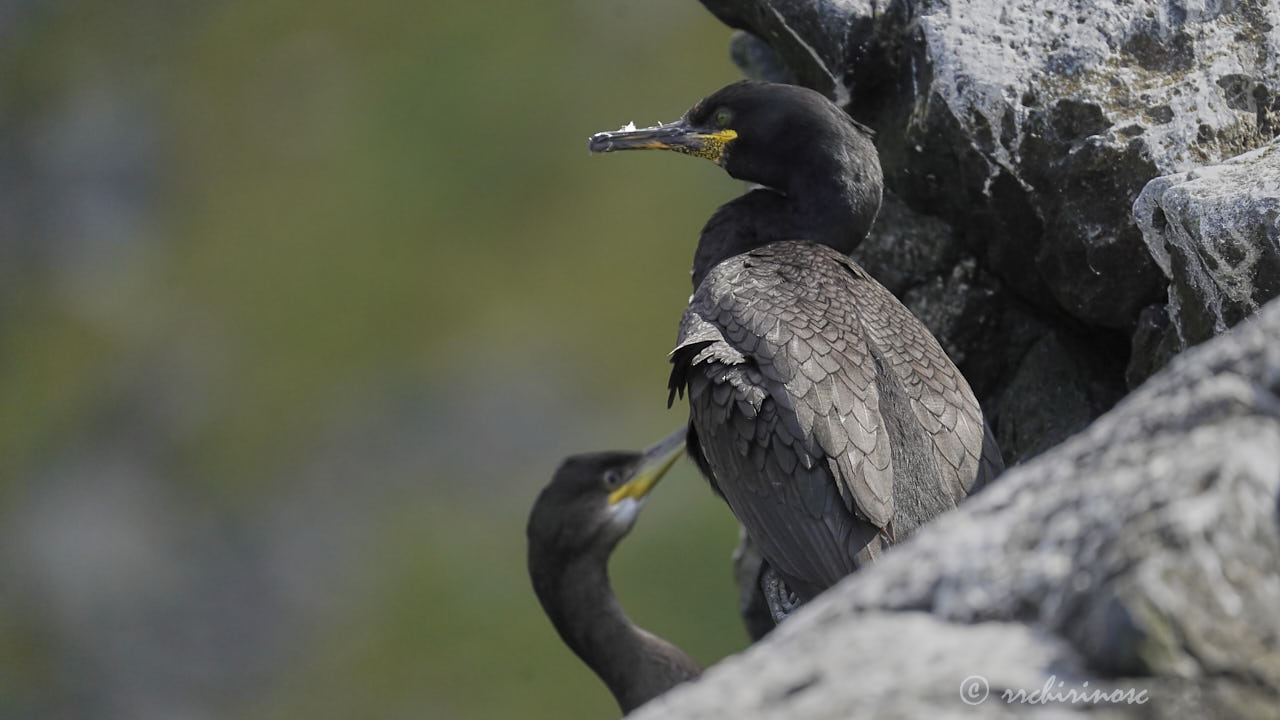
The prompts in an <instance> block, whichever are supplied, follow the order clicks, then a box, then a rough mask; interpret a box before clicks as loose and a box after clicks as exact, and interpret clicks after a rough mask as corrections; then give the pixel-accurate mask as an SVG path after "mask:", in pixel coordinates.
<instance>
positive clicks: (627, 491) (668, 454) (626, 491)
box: [609, 427, 689, 505]
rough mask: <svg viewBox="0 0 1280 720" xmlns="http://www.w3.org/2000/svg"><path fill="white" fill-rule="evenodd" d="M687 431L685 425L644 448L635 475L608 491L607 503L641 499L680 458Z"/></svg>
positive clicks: (613, 503) (612, 503)
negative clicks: (615, 488)
mask: <svg viewBox="0 0 1280 720" xmlns="http://www.w3.org/2000/svg"><path fill="white" fill-rule="evenodd" d="M688 432H689V431H688V429H687V427H681V428H680V429H679V430H677V431H675V432H673V433H671V434H670V435H668V436H667V437H665V438H663V439H662V440H659V441H658V442H657V443H656V444H655V445H653V446H652V447H650V448H648V449H646V450H645V451H644V453H643V454H642V455H641V460H640V465H639V466H638V467H637V468H636V473H635V475H633V476H632V477H631V479H630V480H628V481H627V482H625V483H623V485H622V486H621V487H619V488H618V489H617V490H614V491H613V492H611V493H609V504H610V505H615V504H617V503H619V502H622V501H623V500H625V499H627V498H633V499H635V500H643V499H644V497H645V496H646V495H648V494H649V491H650V490H652V489H653V488H654V487H655V486H656V485H657V484H658V481H659V480H661V479H662V476H663V475H666V474H667V471H668V470H670V469H671V466H672V465H674V464H675V462H676V460H679V459H680V454H681V453H682V452H683V451H684V440H685V437H686V436H687V435H688Z"/></svg>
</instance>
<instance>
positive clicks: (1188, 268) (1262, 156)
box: [1133, 142, 1280, 362]
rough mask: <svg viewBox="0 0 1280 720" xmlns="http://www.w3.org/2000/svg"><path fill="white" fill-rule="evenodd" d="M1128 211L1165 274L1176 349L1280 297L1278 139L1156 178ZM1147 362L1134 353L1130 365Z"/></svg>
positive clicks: (1225, 326)
mask: <svg viewBox="0 0 1280 720" xmlns="http://www.w3.org/2000/svg"><path fill="white" fill-rule="evenodd" d="M1133 215H1134V218H1135V219H1136V220H1137V223H1138V226H1139V227H1140V228H1141V229H1142V237H1143V239H1144V240H1145V241H1146V244H1147V248H1148V249H1149V250H1150V252H1151V256H1152V257H1153V258H1154V259H1155V260H1156V263H1157V264H1158V265H1159V266H1160V270H1161V271H1162V272H1163V273H1164V276H1165V277H1166V278H1167V279H1168V297H1169V300H1168V311H1167V312H1168V317H1169V320H1170V325H1169V330H1171V331H1172V332H1173V333H1174V335H1175V337H1176V342H1175V346H1176V348H1178V349H1181V348H1184V347H1186V346H1188V345H1194V344H1196V343H1200V342H1203V341H1205V340H1207V339H1208V338H1210V337H1212V336H1214V335H1216V334H1218V333H1220V332H1222V331H1223V330H1225V329H1227V328H1229V327H1231V326H1233V325H1235V324H1236V323H1238V322H1240V321H1241V320H1242V319H1244V318H1245V317H1248V316H1249V315H1251V314H1253V313H1254V312H1255V311H1257V309H1258V307H1259V306H1261V305H1263V304H1264V303H1266V302H1267V301H1268V300H1270V299H1271V298H1273V297H1275V296H1276V295H1278V294H1280V143H1276V142H1273V143H1271V144H1268V145H1266V146H1265V147H1262V148H1259V149H1257V150H1254V151H1252V152H1248V153H1245V154H1243V155H1240V156H1238V157H1235V158H1232V159H1230V160H1228V161H1226V162H1223V163H1221V164H1217V165H1209V166H1201V167H1197V168H1195V169H1194V170H1190V171H1187V172H1181V173H1176V174H1172V175H1165V176H1163V177H1158V178H1156V179H1154V180H1152V181H1151V182H1149V183H1147V186H1146V187H1145V188H1144V189H1143V191H1142V194H1141V195H1139V196H1138V199H1137V201H1136V202H1135V203H1134V206H1133ZM1144 360H1145V358H1144V357H1143V355H1140V354H1137V353H1135V356H1134V361H1135V362H1142V361H1144Z"/></svg>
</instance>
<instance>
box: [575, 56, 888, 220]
mask: <svg viewBox="0 0 1280 720" xmlns="http://www.w3.org/2000/svg"><path fill="white" fill-rule="evenodd" d="M870 132H871V131H870V130H869V129H867V128H865V127H863V126H861V125H859V124H858V123H856V122H854V121H853V120H852V119H851V118H850V117H849V116H848V115H847V114H846V113H845V112H844V111H843V110H841V109H840V108H839V107H838V106H837V105H836V104H835V103H833V102H831V101H830V100H828V99H827V98H826V97H824V96H823V95H822V94H820V93H818V92H815V91H813V90H810V89H808V88H803V87H799V86H796V85H783V84H777V83H765V82H755V81H751V80H744V81H741V82H736V83H734V84H732V85H729V86H727V87H724V88H721V89H720V90H717V91H716V92H714V93H712V94H711V95H708V96H707V97H705V98H703V99H702V100H700V101H699V102H698V103H697V104H695V105H694V106H693V107H692V108H690V109H689V111H688V112H686V113H685V114H684V116H683V117H682V118H680V119H679V120H677V121H675V122H673V123H667V124H661V125H658V126H655V127H647V128H639V129H636V128H632V127H627V128H623V129H621V130H616V131H613V132H602V133H597V134H595V135H593V136H591V139H590V140H589V141H588V143H587V148H588V150H590V151H591V152H593V153H605V152H614V151H617V150H672V151H675V152H678V153H683V154H686V155H693V156H696V157H701V158H705V159H707V160H711V161H712V162H714V163H716V164H717V165H720V166H721V167H723V168H724V169H725V171H727V172H728V173H729V174H730V175H731V176H733V177H735V178H737V179H739V180H746V181H749V182H753V183H758V184H760V185H764V186H766V187H769V188H773V189H774V190H778V191H780V192H783V193H787V192H789V191H790V190H791V188H792V185H793V184H794V182H793V180H794V177H795V175H796V174H797V173H800V172H811V171H812V169H813V168H814V166H815V165H829V164H830V163H831V161H832V160H835V161H837V162H839V161H840V160H842V159H846V158H853V157H854V155H855V153H853V152H851V148H857V149H858V150H863V149H864V148H867V147H869V146H870V141H869V136H870ZM874 152H875V150H874V148H870V154H871V156H872V157H874ZM863 154H865V151H864V153H863ZM875 175H876V181H877V182H878V180H879V177H878V176H879V167H878V163H877V167H876V173H875ZM877 189H878V188H877ZM877 205H878V201H877Z"/></svg>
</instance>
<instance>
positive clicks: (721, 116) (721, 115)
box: [716, 110, 729, 127]
mask: <svg viewBox="0 0 1280 720" xmlns="http://www.w3.org/2000/svg"><path fill="white" fill-rule="evenodd" d="M716 124H717V125H719V126H720V127H726V126H727V125H728V124H729V111H728V110H720V111H719V112H717V113H716Z"/></svg>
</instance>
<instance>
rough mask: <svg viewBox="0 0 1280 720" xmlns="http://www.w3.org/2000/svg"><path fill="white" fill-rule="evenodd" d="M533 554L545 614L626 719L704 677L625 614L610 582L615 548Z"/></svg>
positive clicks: (535, 581)
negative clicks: (573, 553)
mask: <svg viewBox="0 0 1280 720" xmlns="http://www.w3.org/2000/svg"><path fill="white" fill-rule="evenodd" d="M530 549H531V552H530V555H529V572H530V575H531V576H532V578H533V586H534V591H535V592H536V593H537V595H538V600H539V601H540V602H541V603H542V607H543V609H544V610H545V611H546V613H547V616H548V617H550V618H551V623H552V624H553V625H554V626H555V628H556V631H557V632H559V633H560V637H561V638H562V639H563V640H564V642H565V644H566V645H568V646H569V648H570V649H571V650H573V652H574V653H575V654H577V656H578V657H579V658H581V659H582V661H583V662H585V663H586V664H587V665H588V666H589V667H590V668H591V669H592V670H593V671H594V672H595V674H596V675H598V676H599V677H600V679H601V680H603V681H604V684H605V685H606V686H608V688H609V691H610V692H611V693H613V696H614V699H616V700H617V701H618V705H619V706H620V707H621V708H622V712H623V713H624V714H625V713H629V712H631V711H632V710H633V709H635V708H637V707H639V706H640V705H643V704H644V703H645V702H648V701H649V700H651V699H652V698H654V697H656V696H658V695H661V694H662V693H664V692H666V691H667V690H669V689H671V688H672V687H674V686H675V685H677V684H679V683H681V682H683V681H685V680H688V679H690V678H693V677H697V676H698V675H699V674H700V673H701V672H702V671H701V668H700V667H699V666H698V664H697V663H696V662H694V660H693V659H692V658H690V657H689V656H688V655H686V654H685V653H684V652H683V651H681V650H680V649H679V648H677V647H675V646H674V645H672V644H671V643H668V642H667V641H665V640H663V639H661V638H659V637H657V636H655V635H653V634H651V633H648V632H646V631H645V630H643V629H641V628H640V627H638V626H637V625H636V624H635V623H634V622H632V621H631V618H629V617H627V614H626V613H625V612H623V610H622V606H621V605H620V604H619V603H618V599H617V597H616V596H615V595H614V594H613V586H612V585H611V584H610V582H609V571H608V561H609V552H610V550H611V548H610V549H606V550H601V551H593V552H589V553H587V554H585V555H580V556H574V557H563V556H555V555H549V554H546V553H543V552H539V551H537V550H536V549H535V548H532V547H531V548H530Z"/></svg>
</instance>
